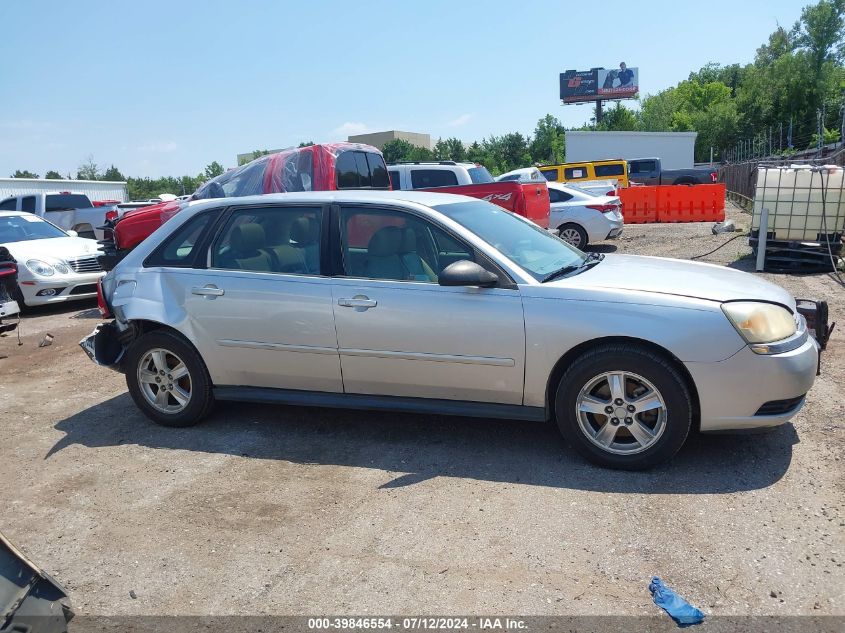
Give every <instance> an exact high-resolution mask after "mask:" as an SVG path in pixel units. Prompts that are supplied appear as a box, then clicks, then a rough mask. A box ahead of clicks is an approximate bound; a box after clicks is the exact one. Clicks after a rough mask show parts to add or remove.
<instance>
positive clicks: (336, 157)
mask: <svg viewBox="0 0 845 633" xmlns="http://www.w3.org/2000/svg"><path fill="white" fill-rule="evenodd" d="M336 189H385V190H389V189H390V180H389V179H388V177H387V166H386V165H385V163H384V157H383V156H382V155H381V152H379V151H378V150H377V149H376V148H375V147H372V146H370V145H364V144H362V143H324V144H321V145H309V146H307V147H299V148H296V149H289V150H285V151H283V152H278V153H276V154H268V155H266V156H261V157H259V158H256V159H255V160H253V161H251V162H249V163H247V164H246V165H242V166H241V167H237V168H235V169H231V170H229V171H227V172H226V173H225V174H221V175H220V176H217V177H216V178H213V179H211V180H209V181H208V182H206V183H204V184H203V185H202V186H201V187H200V188H199V189H197V190H196V192H194V194H193V195H192V196H191V197H190V198H189V199H188V200H171V201H168V202H161V203H159V204H154V205H151V206H149V207H143V208H141V209H136V210H134V211H129V212H127V213H126V214H125V215H124V216H123V217H122V218H119V219H118V218H117V217H116V216H117V214H114V215H113V216H111V217H109V216H107V221H106V227H105V229H106V239H104V240H103V241H102V242H101V244H102V246H103V252H104V255H102V256H101V257H100V264H101V266H102V267H103V269H105V270H111V269H112V268H114V266H115V264H117V262H118V261H120V259H121V258H122V257H123V255H125V254H126V253H127V252H129V251H130V250H132V249H133V248H135V247H136V246H137V245H138V244H140V243H141V242H142V241H143V240H144V239H145V238H146V237H147V236H149V235H150V234H152V233H153V231H155V230H156V229H157V228H158V227H160V226H161V225H162V224H163V223H164V222H166V221H167V220H168V219H170V218H171V217H173V216H174V215H175V214H176V213H178V212H179V210H180V209H181V208H182V207H183V206H184V205H185V204H188V203H189V202H190V201H191V200H205V199H208V198H232V197H241V196H252V195H258V194H265V193H281V192H285V191H333V190H336Z"/></svg>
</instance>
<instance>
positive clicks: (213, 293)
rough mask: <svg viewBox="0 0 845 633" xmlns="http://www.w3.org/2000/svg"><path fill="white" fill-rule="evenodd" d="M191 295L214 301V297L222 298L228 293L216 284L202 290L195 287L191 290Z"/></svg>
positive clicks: (206, 286)
mask: <svg viewBox="0 0 845 633" xmlns="http://www.w3.org/2000/svg"><path fill="white" fill-rule="evenodd" d="M191 294H192V295H199V296H201V297H208V298H209V299H213V298H214V297H222V296H223V295H224V294H226V291H225V290H223V288H218V287H217V286H215V285H214V284H206V285H205V286H203V287H202V288H200V287H198V286H194V287H193V288H191Z"/></svg>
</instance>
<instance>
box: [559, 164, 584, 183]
mask: <svg viewBox="0 0 845 633" xmlns="http://www.w3.org/2000/svg"><path fill="white" fill-rule="evenodd" d="M586 177H587V167H586V166H585V165H581V166H580V167H567V168H566V169H564V170H563V178H564V180H570V179H575V178H586Z"/></svg>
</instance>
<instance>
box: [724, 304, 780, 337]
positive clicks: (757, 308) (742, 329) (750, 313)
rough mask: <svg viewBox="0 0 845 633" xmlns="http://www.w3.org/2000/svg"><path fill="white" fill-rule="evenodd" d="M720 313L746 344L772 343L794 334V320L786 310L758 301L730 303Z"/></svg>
mask: <svg viewBox="0 0 845 633" xmlns="http://www.w3.org/2000/svg"><path fill="white" fill-rule="evenodd" d="M722 311H723V312H724V313H725V315H726V316H727V317H728V319H729V320H730V322H731V323H732V324H733V326H734V327H735V328H736V331H737V332H739V335H740V336H741V337H742V338H744V339H745V342H746V343H774V342H775V341H781V340H783V339H785V338H788V337H790V336H792V335H793V334H795V331H796V327H795V318H794V317H793V316H792V314H791V313H790V312H789V310H787V309H786V308H784V307H782V306H778V305H774V304H772V303H762V302H758V301H731V302H729V303H723V304H722Z"/></svg>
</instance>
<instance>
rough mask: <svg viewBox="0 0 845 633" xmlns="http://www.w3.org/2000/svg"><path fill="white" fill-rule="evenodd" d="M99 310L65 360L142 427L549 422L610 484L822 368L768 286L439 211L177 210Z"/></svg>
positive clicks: (761, 417)
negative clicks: (106, 379)
mask: <svg viewBox="0 0 845 633" xmlns="http://www.w3.org/2000/svg"><path fill="white" fill-rule="evenodd" d="M101 310H102V311H103V312H104V313H105V314H106V316H109V314H111V315H113V316H114V320H113V321H111V322H109V323H105V324H102V325H100V326H98V327H97V329H96V330H95V331H94V333H92V334H91V336H89V337H88V338H86V339H85V340H84V341H82V347H83V349H85V350H86V352H87V353H88V354H89V355H90V356H91V358H92V359H93V360H94V361H95V362H97V363H98V364H101V365H105V366H110V367H113V368H116V369H119V370H120V371H122V372H124V373H125V374H126V383H127V386H128V389H129V392H130V394H131V395H132V398H133V399H134V401H135V403H136V404H137V406H138V407H139V408H140V409H141V410H142V411H143V412H144V413H145V414H146V415H147V416H149V417H150V418H152V419H153V420H154V421H156V422H158V423H160V424H164V425H168V426H188V425H192V424H196V423H197V422H199V421H200V420H201V419H202V418H203V417H204V416H205V415H206V414H207V413H208V412H209V411H210V409H211V407H212V405H213V403H214V401H215V400H244V401H252V402H274V403H284V404H296V405H317V406H324V407H349V408H367V409H390V410H399V411H413V412H422V413H438V414H455V415H468V416H482V417H497V418H512V419H515V420H547V419H552V420H554V421H555V422H556V423H557V425H558V427H559V428H560V431H561V433H563V435H564V436H565V437H566V439H567V440H568V441H569V442H570V443H571V444H572V445H573V446H574V447H575V448H576V449H577V450H578V451H579V452H581V453H582V454H583V455H584V456H585V457H587V458H588V459H590V460H592V461H594V462H596V463H598V464H600V465H603V466H609V467H615V468H624V469H637V468H645V467H648V466H651V465H654V464H656V463H659V462H662V461H664V460H667V459H669V458H670V457H672V455H674V454H675V452H676V451H677V450H678V449H679V448H680V447H681V445H682V444H683V443H684V440H685V439H686V437H687V435H688V434H689V432H690V430H691V429H693V428H697V429H700V430H701V431H703V432H707V431H727V430H735V429H754V428H758V427H770V426H775V425H778V424H782V423H784V422H786V421H787V420H788V419H789V418H791V417H792V416H794V415H795V414H796V413H797V412H798V410H799V409H800V408H801V406H802V405H803V404H804V396H805V394H806V393H807V391H808V390H809V389H810V387H811V386H812V384H813V380H814V377H815V374H816V368H817V363H818V354H819V351H818V344H817V342H816V341H815V340H814V339H813V338H812V337H811V336H809V335H808V329H807V325H806V321H805V319H804V317H803V316H802V315H801V314H799V313H798V312H797V310H796V302H795V300H794V299H793V298H792V297H791V296H790V295H789V294H788V293H787V292H786V291H784V290H783V289H782V288H780V287H779V286H776V285H773V284H771V283H768V282H766V281H763V280H761V279H759V278H757V277H754V276H752V275H749V274H746V273H742V272H738V271H735V270H730V269H726V268H722V267H718V266H711V265H707V264H698V263H690V262H685V261H678V260H671V259H660V258H656V257H636V256H628V255H606V256H604V255H597V254H595V253H592V254H585V253H582V252H581V251H579V250H577V249H575V248H573V247H571V246H569V245H568V244H566V243H565V242H564V241H562V240H561V239H559V238H557V237H555V236H553V235H551V234H550V233H548V232H546V231H543V230H542V229H540V228H538V227H537V226H536V225H534V224H532V223H531V222H529V221H527V220H524V219H523V218H520V217H518V216H516V215H513V214H511V213H509V212H507V211H504V210H503V209H501V208H500V207H498V206H496V205H493V204H489V203H487V202H484V201H481V200H476V199H473V198H466V197H463V196H456V195H449V194H440V193H423V192H405V191H402V192H390V191H384V192H375V191H373V192H367V191H353V192H325V193H290V194H277V195H267V196H259V197H245V198H230V199H215V200H204V201H198V202H194V203H191V204H190V205H188V206H187V207H186V208H185V209H183V210H182V211H181V212H180V213H179V214H178V215H176V216H175V217H174V218H172V219H171V220H169V221H168V222H166V223H165V224H164V225H163V226H162V227H161V228H159V229H158V230H157V231H156V232H155V233H154V234H153V235H152V236H150V237H149V238H148V239H147V240H145V241H144V242H143V243H142V244H141V245H140V246H138V247H137V248H136V249H135V250H134V251H132V252H131V253H130V254H129V255H128V256H127V257H126V258H125V259H124V260H123V261H121V262H120V263H119V264H118V265H117V266H116V268H115V269H114V270H113V271H111V272H110V273H109V274H108V275H107V276H106V277H105V278H104V279H103V281H102V297H101Z"/></svg>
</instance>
